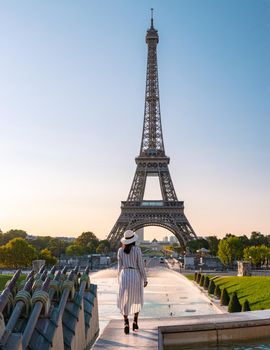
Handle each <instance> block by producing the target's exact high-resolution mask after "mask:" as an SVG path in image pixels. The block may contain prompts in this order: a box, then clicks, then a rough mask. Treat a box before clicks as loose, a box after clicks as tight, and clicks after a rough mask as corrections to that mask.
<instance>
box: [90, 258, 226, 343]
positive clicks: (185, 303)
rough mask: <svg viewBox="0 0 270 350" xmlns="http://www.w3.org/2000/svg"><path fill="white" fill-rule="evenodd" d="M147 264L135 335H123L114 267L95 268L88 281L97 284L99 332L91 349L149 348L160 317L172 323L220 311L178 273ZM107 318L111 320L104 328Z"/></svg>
mask: <svg viewBox="0 0 270 350" xmlns="http://www.w3.org/2000/svg"><path fill="white" fill-rule="evenodd" d="M149 266H152V267H149V268H147V275H148V281H149V284H148V286H147V287H146V288H145V290H144V291H145V294H144V297H145V301H144V307H143V309H142V311H141V313H140V318H139V326H140V331H139V332H138V333H135V334H134V333H133V332H132V331H131V334H130V335H128V336H126V335H125V334H124V331H123V320H122V316H121V315H120V313H119V310H118V309H117V306H116V300H117V291H118V283H117V271H116V269H107V270H103V271H99V272H97V273H95V274H93V275H92V276H91V282H93V283H95V284H97V285H98V304H99V320H100V334H101V336H100V338H99V339H98V340H97V342H96V344H95V346H94V348H93V349H95V350H96V349H120V348H128V347H131V348H134V349H135V348H136V349H139V348H140V347H144V348H147V349H148V348H149V349H151V347H152V346H154V344H155V346H157V345H156V342H157V331H154V329H153V327H154V328H156V329H157V326H158V325H160V324H161V323H163V322H161V321H162V320H163V319H167V320H168V319H171V321H172V324H173V322H174V318H176V317H186V316H192V315H193V316H194V315H205V314H216V313H219V312H220V311H219V310H218V309H217V308H216V307H215V306H214V305H213V304H212V303H210V302H209V299H208V298H207V297H206V296H205V295H204V294H203V293H201V292H200V291H199V290H198V288H196V287H195V286H194V285H193V283H192V282H191V281H189V280H187V279H186V278H185V277H184V276H182V275H181V274H179V273H177V272H174V271H170V270H169V269H168V268H166V267H165V266H159V265H158V264H156V265H155V264H149ZM150 319H152V320H150ZM110 320H114V321H112V322H111V323H110V325H109V326H108V327H107V328H105V327H106V325H107V324H108V322H109V321H110ZM153 322H154V323H153ZM170 323H171V322H170ZM104 328H105V330H104ZM103 330H104V332H103Z"/></svg>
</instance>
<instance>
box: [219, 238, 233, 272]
mask: <svg viewBox="0 0 270 350" xmlns="http://www.w3.org/2000/svg"><path fill="white" fill-rule="evenodd" d="M229 256H230V246H229V243H228V240H227V239H226V238H223V239H222V240H220V241H219V244H218V257H219V259H220V261H221V262H222V264H223V265H225V266H227V265H229V263H230V258H229Z"/></svg>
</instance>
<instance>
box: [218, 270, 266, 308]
mask: <svg viewBox="0 0 270 350" xmlns="http://www.w3.org/2000/svg"><path fill="white" fill-rule="evenodd" d="M215 284H217V285H219V287H220V289H223V288H224V287H225V288H226V289H227V291H228V293H229V295H230V296H231V295H232V294H233V292H236V293H237V296H238V299H239V301H240V303H241V304H243V303H244V301H245V299H248V301H249V304H250V309H251V310H252V311H254V310H264V309H270V276H251V277H245V276H244V277H235V276H230V277H218V278H216V279H215Z"/></svg>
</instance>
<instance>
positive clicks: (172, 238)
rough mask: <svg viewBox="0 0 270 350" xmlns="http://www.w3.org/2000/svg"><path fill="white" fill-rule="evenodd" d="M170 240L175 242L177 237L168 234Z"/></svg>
mask: <svg viewBox="0 0 270 350" xmlns="http://www.w3.org/2000/svg"><path fill="white" fill-rule="evenodd" d="M170 242H171V243H177V242H178V239H177V238H176V237H175V236H170Z"/></svg>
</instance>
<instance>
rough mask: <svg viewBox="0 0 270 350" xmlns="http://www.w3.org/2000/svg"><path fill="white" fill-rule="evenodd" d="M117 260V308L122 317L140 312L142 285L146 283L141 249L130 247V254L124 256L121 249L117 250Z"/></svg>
mask: <svg viewBox="0 0 270 350" xmlns="http://www.w3.org/2000/svg"><path fill="white" fill-rule="evenodd" d="M117 259H118V281H119V294H118V298H117V306H118V308H119V309H120V312H121V313H122V314H123V315H129V314H135V313H136V312H140V310H141V308H142V306H143V283H144V282H147V277H146V273H145V270H144V266H143V259H142V252H141V249H140V248H139V247H137V246H132V247H131V251H130V253H129V254H126V253H125V252H124V249H123V248H119V250H118V254H117ZM129 267H132V269H130V268H129Z"/></svg>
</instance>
